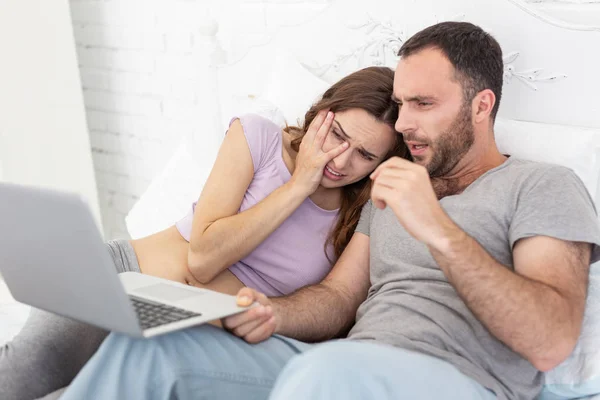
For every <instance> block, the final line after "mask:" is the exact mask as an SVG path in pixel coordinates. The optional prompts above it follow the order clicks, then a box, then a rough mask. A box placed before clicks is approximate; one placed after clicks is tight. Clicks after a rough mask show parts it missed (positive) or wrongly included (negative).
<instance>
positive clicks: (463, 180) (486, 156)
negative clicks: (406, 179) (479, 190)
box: [431, 146, 507, 200]
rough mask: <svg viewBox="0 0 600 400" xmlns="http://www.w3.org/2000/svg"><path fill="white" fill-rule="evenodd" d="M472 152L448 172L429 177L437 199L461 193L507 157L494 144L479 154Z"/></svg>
mask: <svg viewBox="0 0 600 400" xmlns="http://www.w3.org/2000/svg"><path fill="white" fill-rule="evenodd" d="M473 153H475V152H473ZM473 153H472V154H467V155H465V157H464V158H463V159H462V160H461V161H460V162H459V163H458V164H457V165H456V167H455V168H454V169H453V170H452V171H450V173H448V174H446V175H445V176H442V177H437V178H432V179H431V185H432V186H433V190H434V191H435V194H436V196H437V198H438V200H441V199H442V198H444V197H446V196H452V195H457V194H460V193H462V192H463V191H464V190H465V189H466V188H467V187H468V186H469V185H471V184H472V183H473V182H475V181H476V180H477V178H479V177H480V176H481V175H483V174H485V173H486V172H487V171H489V170H490V169H493V168H496V167H498V166H499V165H502V164H503V163H504V161H506V158H507V157H506V156H504V155H502V154H501V153H500V152H499V151H498V149H497V148H496V147H495V146H494V147H493V148H490V149H489V150H488V151H486V152H482V153H480V154H479V155H478V154H473Z"/></svg>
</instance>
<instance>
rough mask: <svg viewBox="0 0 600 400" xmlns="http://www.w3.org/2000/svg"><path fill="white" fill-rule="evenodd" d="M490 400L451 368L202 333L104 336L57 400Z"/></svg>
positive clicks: (427, 360)
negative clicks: (144, 337) (149, 336)
mask: <svg viewBox="0 0 600 400" xmlns="http://www.w3.org/2000/svg"><path fill="white" fill-rule="evenodd" d="M440 398H444V399H456V400H458V399H460V400H469V399H493V398H495V396H494V394H493V393H492V392H490V391H489V390H487V389H485V388H484V387H483V386H481V385H480V384H478V383H477V382H475V381H474V380H472V379H470V378H468V377H466V376H465V375H463V374H461V373H460V372H459V371H458V370H457V369H456V368H454V367H453V366H452V365H450V364H448V363H446V362H444V361H441V360H439V359H436V358H432V357H429V356H425V355H422V354H419V353H415V352H411V351H406V350H402V349H397V348H394V347H390V346H384V345H378V344H374V343H370V342H353V341H347V340H340V341H332V342H328V343H325V344H319V345H311V344H307V343H302V342H299V341H296V340H292V339H289V338H285V337H281V336H275V337H273V338H271V339H269V340H267V341H265V342H263V343H259V344H256V345H250V344H247V343H246V342H244V341H243V340H241V339H239V338H237V337H234V336H233V335H230V334H229V333H227V332H225V331H223V330H221V329H219V328H215V327H213V326H210V325H204V326H201V327H196V328H192V329H188V330H184V331H179V332H175V333H172V334H168V335H164V336H159V337H157V338H153V339H133V338H130V337H127V336H123V335H117V334H111V335H110V336H109V337H108V338H107V339H106V341H105V342H104V343H103V344H102V346H101V347H100V349H99V350H98V352H97V353H96V355H95V356H94V357H93V358H92V359H91V360H90V361H89V362H88V364H87V365H86V366H85V367H84V368H83V370H82V371H81V372H80V373H79V375H78V376H77V377H76V378H75V380H74V381H73V383H72V384H71V386H70V387H69V389H68V390H67V391H66V392H65V394H64V395H63V397H61V399H62V400H81V399H88V400H91V399H103V400H105V399H128V400H130V399H131V400H135V399H148V400H151V399H165V400H166V399H211V400H215V399H216V400H219V399H223V400H235V399H244V400H252V399H277V400H283V399H285V400H295V399H302V400H306V399H311V400H319V399H327V400H334V399H344V400H352V399H361V400H364V399H377V400H385V399H411V400H412V399H440Z"/></svg>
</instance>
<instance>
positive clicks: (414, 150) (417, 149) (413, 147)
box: [406, 143, 429, 156]
mask: <svg viewBox="0 0 600 400" xmlns="http://www.w3.org/2000/svg"><path fill="white" fill-rule="evenodd" d="M406 145H407V146H408V150H409V151H410V154H412V155H413V156H416V155H419V154H423V153H424V152H425V151H426V150H427V148H428V147H429V145H426V144H422V143H406Z"/></svg>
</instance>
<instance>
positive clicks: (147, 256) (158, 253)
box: [130, 226, 244, 295]
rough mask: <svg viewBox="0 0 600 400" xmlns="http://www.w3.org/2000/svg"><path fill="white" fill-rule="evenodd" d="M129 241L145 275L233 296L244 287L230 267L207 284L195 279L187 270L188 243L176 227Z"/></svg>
mask: <svg viewBox="0 0 600 400" xmlns="http://www.w3.org/2000/svg"><path fill="white" fill-rule="evenodd" d="M130 243H131V245H132V246H133V250H134V251H135V254H136V256H137V259H138V263H139V265H140V270H141V271H142V273H144V274H148V275H152V276H157V277H160V278H164V279H169V280H173V281H177V282H181V283H185V284H193V285H194V286H197V287H204V288H207V289H211V290H215V291H217V292H221V293H227V294H231V295H235V294H237V292H238V291H239V290H240V289H241V288H243V287H244V284H243V283H242V282H241V281H240V280H239V279H238V278H237V277H236V276H235V275H234V274H232V273H231V272H230V271H229V270H228V269H226V270H225V271H223V272H221V273H220V274H219V275H217V276H216V277H215V278H214V279H213V280H212V281H210V282H208V283H207V284H201V283H200V282H198V281H196V279H194V277H193V276H192V274H191V272H190V271H189V269H188V249H189V243H188V242H187V240H185V239H184V238H183V236H181V234H180V233H179V230H178V229H177V228H176V227H175V226H172V227H170V228H167V229H165V230H164V231H161V232H158V233H155V234H153V235H150V236H147V237H144V238H141V239H136V240H132V241H131V242H130Z"/></svg>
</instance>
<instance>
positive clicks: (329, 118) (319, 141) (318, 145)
mask: <svg viewBox="0 0 600 400" xmlns="http://www.w3.org/2000/svg"><path fill="white" fill-rule="evenodd" d="M333 117H334V114H333V113H332V112H331V111H329V112H327V115H326V117H325V120H324V121H323V123H322V124H321V126H320V127H319V129H318V131H317V134H316V136H315V139H314V141H313V147H314V148H315V149H316V150H321V149H322V148H323V144H324V143H325V138H326V137H327V135H328V134H329V131H330V130H331V125H332V124H333Z"/></svg>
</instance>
